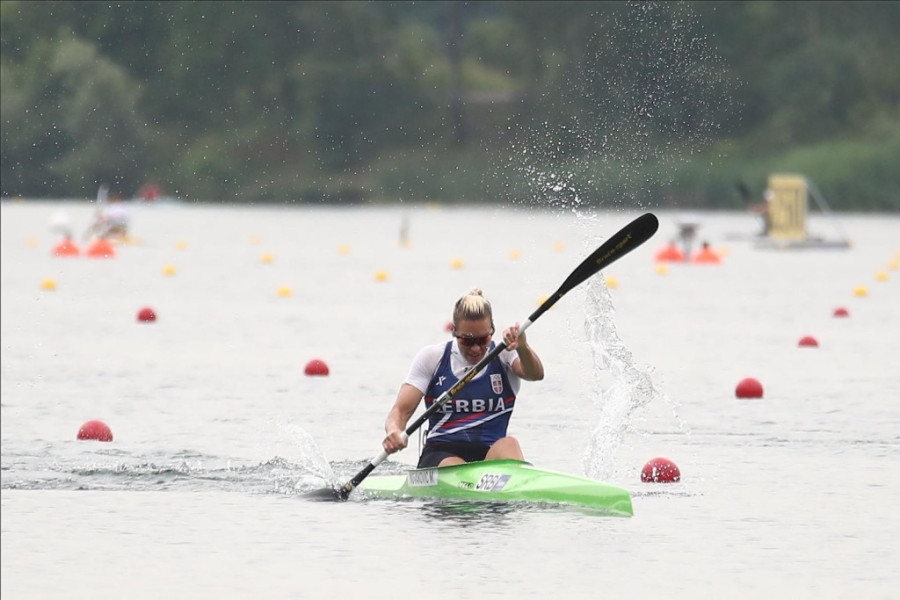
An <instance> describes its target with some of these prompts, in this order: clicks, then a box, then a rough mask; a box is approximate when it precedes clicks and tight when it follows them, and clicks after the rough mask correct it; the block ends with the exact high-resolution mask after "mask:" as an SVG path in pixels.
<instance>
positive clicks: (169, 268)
mask: <svg viewBox="0 0 900 600" xmlns="http://www.w3.org/2000/svg"><path fill="white" fill-rule="evenodd" d="M162 272H163V275H174V274H175V267H174V266H172V265H166V266H164V267H163V270H162Z"/></svg>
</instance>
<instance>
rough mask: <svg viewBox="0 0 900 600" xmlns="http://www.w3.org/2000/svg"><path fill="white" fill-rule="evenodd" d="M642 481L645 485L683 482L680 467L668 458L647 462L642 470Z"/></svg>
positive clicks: (658, 458)
mask: <svg viewBox="0 0 900 600" xmlns="http://www.w3.org/2000/svg"><path fill="white" fill-rule="evenodd" d="M641 481H643V482H644V483H675V482H677V481H681V471H680V470H679V469H678V465H676V464H675V463H673V462H672V461H671V460H669V459H668V458H663V457H661V456H660V457H657V458H653V459H651V460H649V461H647V464H645V465H644V468H643V469H641Z"/></svg>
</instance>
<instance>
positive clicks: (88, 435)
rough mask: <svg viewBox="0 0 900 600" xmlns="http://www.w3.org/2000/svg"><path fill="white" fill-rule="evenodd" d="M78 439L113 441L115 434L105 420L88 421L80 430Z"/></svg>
mask: <svg viewBox="0 0 900 600" xmlns="http://www.w3.org/2000/svg"><path fill="white" fill-rule="evenodd" d="M78 439H79V440H97V441H100V442H111V441H113V434H112V431H111V430H110V428H109V426H108V425H107V424H106V423H104V422H103V421H88V422H87V423H85V424H84V425H82V426H81V428H80V429H79V430H78Z"/></svg>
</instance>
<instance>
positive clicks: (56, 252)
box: [53, 239, 81, 256]
mask: <svg viewBox="0 0 900 600" xmlns="http://www.w3.org/2000/svg"><path fill="white" fill-rule="evenodd" d="M79 254H81V250H79V249H78V246H76V245H75V242H73V241H72V240H68V239H67V240H63V241H61V242H60V243H58V244H57V245H56V246H55V247H54V248H53V256H78V255H79Z"/></svg>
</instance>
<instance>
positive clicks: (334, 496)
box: [303, 487, 350, 502]
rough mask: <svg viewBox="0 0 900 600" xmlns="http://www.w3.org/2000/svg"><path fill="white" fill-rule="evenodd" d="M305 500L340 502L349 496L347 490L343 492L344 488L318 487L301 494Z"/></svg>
mask: <svg viewBox="0 0 900 600" xmlns="http://www.w3.org/2000/svg"><path fill="white" fill-rule="evenodd" d="M303 497H304V498H306V499H307V500H315V501H318V502H340V501H342V500H346V499H347V498H349V497H350V494H349V492H348V493H347V494H344V488H343V487H342V488H332V487H326V488H319V489H317V490H313V491H311V492H307V493H305V494H303Z"/></svg>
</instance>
